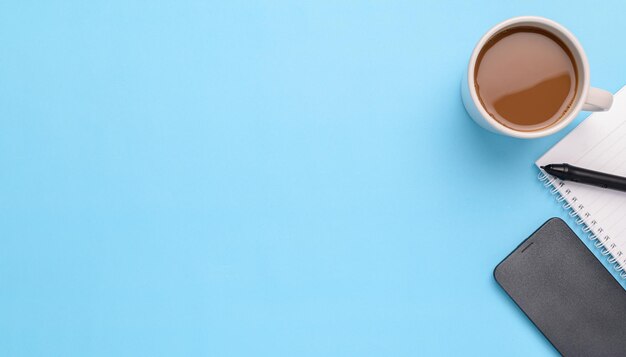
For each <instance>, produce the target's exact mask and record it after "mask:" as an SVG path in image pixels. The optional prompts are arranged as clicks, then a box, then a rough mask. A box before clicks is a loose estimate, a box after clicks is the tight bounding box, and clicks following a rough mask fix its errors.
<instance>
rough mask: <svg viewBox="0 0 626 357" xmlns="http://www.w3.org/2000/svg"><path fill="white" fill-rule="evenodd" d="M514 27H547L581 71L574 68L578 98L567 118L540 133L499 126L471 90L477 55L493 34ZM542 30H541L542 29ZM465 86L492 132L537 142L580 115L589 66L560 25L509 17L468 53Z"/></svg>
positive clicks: (472, 88)
mask: <svg viewBox="0 0 626 357" xmlns="http://www.w3.org/2000/svg"><path fill="white" fill-rule="evenodd" d="M518 24H519V25H530V26H532V25H533V24H541V25H543V26H546V27H548V28H549V31H551V32H553V33H555V32H556V33H558V34H560V35H562V36H564V37H566V38H567V40H568V41H569V42H570V43H566V45H567V46H568V48H569V49H570V51H572V52H573V53H572V54H573V55H574V56H575V57H576V56H578V57H579V58H580V65H579V66H577V67H582V68H578V73H577V74H578V83H579V86H580V87H581V90H580V95H578V97H577V98H576V99H575V104H574V105H573V106H572V108H571V109H570V112H569V114H568V115H567V116H565V117H563V118H561V120H559V121H558V122H557V123H555V124H553V125H550V126H548V127H546V128H543V129H540V130H534V131H520V130H515V129H511V128H509V127H507V126H505V125H504V124H502V123H500V122H499V121H497V120H496V119H495V118H493V117H492V116H491V115H489V113H488V112H487V110H486V109H485V107H484V106H483V105H482V103H481V102H480V99H479V98H478V93H477V92H476V87H475V86H474V82H475V81H474V70H475V68H476V62H477V59H478V55H479V54H480V51H481V50H482V49H483V47H484V46H485V44H486V43H487V42H488V41H489V40H490V39H491V38H492V37H493V36H494V35H495V34H496V33H498V32H500V31H502V30H504V29H506V28H507V27H512V26H514V25H518ZM542 28H543V27H542ZM543 29H544V30H545V28H543ZM467 85H468V86H469V93H470V96H471V98H472V101H473V102H474V105H475V107H476V109H477V110H478V112H479V113H480V114H481V115H482V116H483V118H484V119H485V120H486V121H487V122H488V123H489V124H490V125H491V127H492V128H494V129H495V130H497V131H499V132H501V133H503V134H506V135H509V136H513V137H516V138H522V139H532V138H539V137H543V136H548V135H551V134H554V133H556V132H557V131H559V130H561V129H563V128H564V127H566V126H567V125H569V124H570V123H571V122H572V121H573V120H574V119H575V118H576V116H577V115H578V113H580V111H581V110H582V107H583V105H584V103H585V98H587V94H588V92H589V85H590V81H589V63H588V61H587V56H586V54H585V51H584V50H583V48H582V46H581V44H580V42H579V41H578V39H577V38H576V37H575V36H574V35H573V34H572V33H571V32H570V31H569V30H568V29H567V28H565V27H564V26H563V25H561V24H559V23H558V22H556V21H553V20H550V19H547V18H545V17H540V16H517V17H512V18H510V19H507V20H504V21H502V22H500V23H498V24H497V25H495V26H493V27H492V28H490V29H489V30H488V31H487V32H486V33H485V34H484V35H483V36H482V37H481V38H480V40H479V41H478V43H477V44H476V46H475V47H474V50H473V51H472V55H471V57H470V61H469V66H468V71H467Z"/></svg>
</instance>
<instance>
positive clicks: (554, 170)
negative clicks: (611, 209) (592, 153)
mask: <svg viewBox="0 0 626 357" xmlns="http://www.w3.org/2000/svg"><path fill="white" fill-rule="evenodd" d="M541 168H542V169H543V170H544V171H545V172H547V173H548V174H550V175H552V176H554V177H557V178H560V179H561V180H565V181H573V182H580V183H584V184H587V185H593V186H598V187H603V188H610V189H613V190H618V191H626V177H622V176H616V175H611V174H605V173H604V172H598V171H592V170H587V169H583V168H582V167H576V166H572V165H569V164H550V165H546V166H541Z"/></svg>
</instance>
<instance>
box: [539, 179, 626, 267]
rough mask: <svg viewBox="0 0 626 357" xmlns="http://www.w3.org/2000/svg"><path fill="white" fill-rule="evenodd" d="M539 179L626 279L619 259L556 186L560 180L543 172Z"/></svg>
mask: <svg viewBox="0 0 626 357" xmlns="http://www.w3.org/2000/svg"><path fill="white" fill-rule="evenodd" d="M537 178H538V179H539V181H541V182H542V183H543V185H544V186H545V187H550V186H552V189H550V194H551V195H553V196H555V197H556V201H557V202H558V203H563V205H562V206H563V208H564V209H565V210H567V211H569V216H570V217H578V219H576V224H577V225H579V226H581V227H582V230H583V233H585V234H587V233H588V234H587V238H589V240H590V241H592V242H593V245H594V246H595V247H596V248H598V249H601V250H600V254H601V255H603V256H606V257H607V261H608V262H609V264H611V265H612V266H613V269H615V271H617V272H618V273H619V276H620V277H621V278H622V279H626V271H624V268H622V266H621V265H620V264H619V263H618V262H617V258H615V257H614V256H612V255H611V254H610V253H611V252H610V251H609V250H608V249H607V248H606V247H604V245H603V243H602V241H600V239H599V237H598V236H596V235H595V234H594V233H593V231H592V230H591V227H590V226H588V225H586V224H585V222H584V219H583V216H582V214H580V213H581V212H580V211H581V210H579V209H577V208H576V207H573V206H572V205H571V204H570V203H568V202H567V201H565V196H563V195H561V194H560V193H559V186H557V184H555V183H556V182H557V181H558V179H557V178H556V177H552V176H549V175H546V174H545V173H544V172H543V171H540V172H539V175H537ZM559 182H560V183H561V184H562V181H559ZM563 201H565V202H563Z"/></svg>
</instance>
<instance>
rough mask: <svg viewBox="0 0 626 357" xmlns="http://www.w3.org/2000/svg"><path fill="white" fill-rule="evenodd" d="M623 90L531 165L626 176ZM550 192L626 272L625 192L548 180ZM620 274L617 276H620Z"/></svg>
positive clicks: (625, 123)
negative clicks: (605, 109) (567, 166)
mask: <svg viewBox="0 0 626 357" xmlns="http://www.w3.org/2000/svg"><path fill="white" fill-rule="evenodd" d="M625 88H626V87H623V88H622V89H620V91H619V92H617V94H615V97H614V101H613V107H612V108H611V109H610V110H609V111H608V112H601V113H594V114H592V115H590V116H589V118H587V119H586V120H584V121H583V122H582V123H581V124H580V125H578V127H576V128H575V129H574V130H573V131H572V132H571V133H570V134H569V135H567V136H566V137H565V138H563V140H561V141H560V142H559V143H558V144H556V145H555V146H554V147H552V149H550V150H549V151H548V152H546V153H545V154H544V155H543V156H542V157H541V158H540V159H539V160H537V162H535V164H536V165H537V166H538V167H539V166H542V165H548V164H560V163H568V164H571V165H574V166H579V167H584V168H586V169H591V170H596V171H601V172H607V173H611V174H614V175H619V176H626V89H625ZM548 180H550V182H552V186H553V189H554V191H555V192H554V193H555V194H556V193H558V194H559V197H560V198H559V199H560V200H563V203H565V202H567V206H571V208H570V209H571V210H573V211H575V212H576V214H577V215H578V217H579V222H580V223H582V224H584V225H585V226H586V228H585V230H589V231H591V232H592V233H593V234H594V235H595V237H596V238H597V240H596V242H597V245H598V246H600V245H602V246H603V248H604V249H603V253H604V254H606V255H609V254H610V255H611V256H612V258H610V261H611V262H615V261H616V262H617V264H619V266H620V267H621V268H623V269H625V270H624V271H626V192H619V191H615V190H608V189H603V188H600V187H594V186H589V185H583V184H579V183H575V182H570V181H561V180H559V179H556V178H553V177H548ZM624 274H625V273H622V276H624Z"/></svg>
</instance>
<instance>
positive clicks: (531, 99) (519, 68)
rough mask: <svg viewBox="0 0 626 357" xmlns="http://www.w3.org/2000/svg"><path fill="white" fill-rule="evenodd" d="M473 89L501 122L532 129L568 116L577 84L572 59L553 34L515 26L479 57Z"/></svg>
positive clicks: (498, 35) (542, 127) (500, 34)
mask: <svg viewBox="0 0 626 357" xmlns="http://www.w3.org/2000/svg"><path fill="white" fill-rule="evenodd" d="M474 78H475V81H476V82H475V86H476V92H477V93H478V97H479V99H480V102H481V103H482V105H483V107H484V108H485V109H486V110H487V112H488V113H489V115H491V116H492V117H493V118H494V119H495V120H497V121H498V122H500V123H501V124H503V125H505V126H507V127H509V128H511V129H514V130H519V131H535V130H541V129H544V128H546V127H548V126H550V125H553V124H555V123H556V122H558V121H559V119H561V118H562V117H563V116H565V115H567V113H568V111H569V109H570V107H571V106H572V104H573V103H574V99H575V97H576V90H577V88H578V73H577V68H576V62H575V61H574V57H573V56H572V53H571V52H570V50H569V49H568V48H567V46H566V45H565V44H564V43H563V42H562V41H561V40H560V39H559V38H557V37H556V36H555V35H553V34H551V33H549V32H547V31H545V30H541V29H538V28H534V27H517V28H513V29H509V30H505V31H502V32H500V33H498V34H496V35H495V36H494V37H493V38H491V39H490V40H489V41H488V42H487V44H486V45H485V46H484V47H483V49H482V50H481V52H480V53H479V55H478V59H477V62H476V69H475V71H474Z"/></svg>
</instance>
